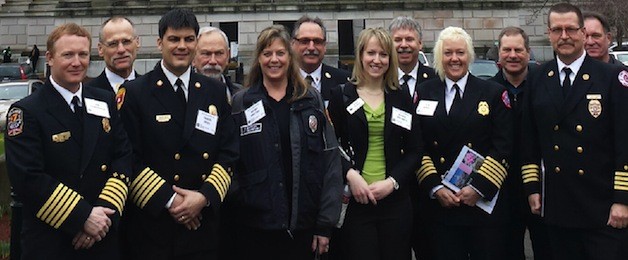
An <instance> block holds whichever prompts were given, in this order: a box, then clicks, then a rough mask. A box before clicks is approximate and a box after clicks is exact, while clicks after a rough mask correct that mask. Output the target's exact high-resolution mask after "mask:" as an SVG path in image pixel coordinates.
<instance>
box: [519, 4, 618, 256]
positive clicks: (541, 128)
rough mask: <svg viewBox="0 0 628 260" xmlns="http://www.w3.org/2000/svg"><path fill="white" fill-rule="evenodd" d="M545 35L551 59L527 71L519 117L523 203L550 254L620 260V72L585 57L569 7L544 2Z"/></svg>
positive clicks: (580, 27)
mask: <svg viewBox="0 0 628 260" xmlns="http://www.w3.org/2000/svg"><path fill="white" fill-rule="evenodd" d="M547 32H548V36H549V40H550V43H551V44H552V47H553V49H554V52H555V53H556V59H554V60H552V61H549V62H547V63H545V64H544V65H542V66H541V67H540V68H539V71H538V74H536V75H535V77H534V79H533V81H532V85H531V86H534V88H531V89H529V90H528V93H529V94H528V95H527V98H526V103H525V104H524V112H523V122H522V125H523V127H524V128H523V131H522V135H523V141H522V142H523V144H524V146H523V147H522V149H523V152H522V154H523V160H522V165H523V166H522V167H521V172H522V177H523V183H524V184H523V185H524V189H525V190H526V192H527V194H528V201H529V204H530V208H531V210H532V212H533V213H535V214H542V216H543V218H544V219H545V222H546V224H547V230H548V236H549V241H550V245H551V250H552V253H553V257H554V259H613V260H615V259H626V255H625V253H621V252H620V251H621V250H625V247H626V243H625V241H626V240H625V239H626V235H627V234H628V233H627V232H628V229H626V227H628V181H627V180H628V153H627V150H626V149H625V147H626V146H628V135H626V133H628V114H627V113H626V111H628V102H626V100H628V71H626V70H625V69H624V68H622V67H619V66H613V65H610V64H607V63H604V62H600V61H598V60H595V59H593V58H591V57H590V56H587V54H586V52H585V49H584V41H585V39H586V31H585V28H584V19H583V16H582V13H581V11H580V9H579V8H578V7H576V6H574V5H571V4H568V3H559V4H556V5H554V6H552V7H551V8H550V10H549V14H548V31H547ZM541 195H542V196H541Z"/></svg>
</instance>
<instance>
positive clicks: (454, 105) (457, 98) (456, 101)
mask: <svg viewBox="0 0 628 260" xmlns="http://www.w3.org/2000/svg"><path fill="white" fill-rule="evenodd" d="M454 89H455V90H456V94H455V96H454V100H453V102H451V107H450V108H449V115H451V114H452V113H453V112H454V109H456V108H457V107H458V106H460V102H462V98H460V87H459V86H458V84H454Z"/></svg>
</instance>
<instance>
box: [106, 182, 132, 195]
mask: <svg viewBox="0 0 628 260" xmlns="http://www.w3.org/2000/svg"><path fill="white" fill-rule="evenodd" d="M105 189H108V190H115V191H117V192H119V193H120V197H121V198H126V196H127V193H128V192H129V190H128V188H127V186H126V183H124V182H123V181H121V180H119V179H116V178H109V180H108V181H107V184H105Z"/></svg>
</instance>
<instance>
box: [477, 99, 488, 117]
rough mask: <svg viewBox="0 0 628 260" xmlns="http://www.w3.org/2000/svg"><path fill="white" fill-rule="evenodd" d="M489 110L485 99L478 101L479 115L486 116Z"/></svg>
mask: <svg viewBox="0 0 628 260" xmlns="http://www.w3.org/2000/svg"><path fill="white" fill-rule="evenodd" d="M489 112H490V110H489V109H488V103H486V101H480V103H479V104H478V113H480V115H483V116H487V115H488V113H489Z"/></svg>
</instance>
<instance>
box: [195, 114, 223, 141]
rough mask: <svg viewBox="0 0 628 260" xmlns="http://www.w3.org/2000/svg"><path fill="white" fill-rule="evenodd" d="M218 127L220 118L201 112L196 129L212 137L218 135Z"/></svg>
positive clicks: (197, 118) (197, 117) (197, 116)
mask: <svg viewBox="0 0 628 260" xmlns="http://www.w3.org/2000/svg"><path fill="white" fill-rule="evenodd" d="M217 125H218V116H215V115H212V114H210V113H207V112H205V111H202V110H199V111H198V114H197V115H196V124H195V127H196V129H198V130H201V131H203V132H205V133H208V134H210V135H216V126H217Z"/></svg>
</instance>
